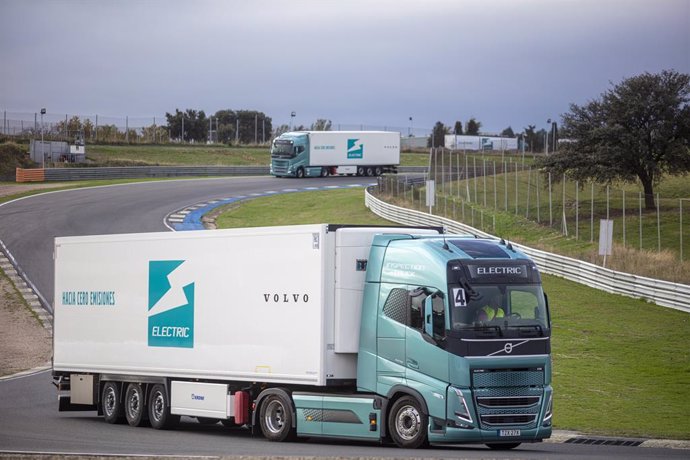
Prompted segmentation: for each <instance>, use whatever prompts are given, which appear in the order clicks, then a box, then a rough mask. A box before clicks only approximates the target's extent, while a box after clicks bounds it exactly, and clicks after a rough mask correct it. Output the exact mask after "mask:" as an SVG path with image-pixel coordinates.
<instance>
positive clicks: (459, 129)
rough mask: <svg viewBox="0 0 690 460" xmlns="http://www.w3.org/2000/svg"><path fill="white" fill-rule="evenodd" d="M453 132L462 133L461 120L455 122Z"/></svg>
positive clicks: (458, 134)
mask: <svg viewBox="0 0 690 460" xmlns="http://www.w3.org/2000/svg"><path fill="white" fill-rule="evenodd" d="M453 133H454V134H455V135H457V136H460V135H462V122H461V121H456V122H455V127H453Z"/></svg>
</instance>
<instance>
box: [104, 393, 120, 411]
mask: <svg viewBox="0 0 690 460" xmlns="http://www.w3.org/2000/svg"><path fill="white" fill-rule="evenodd" d="M104 399H105V404H103V411H104V412H105V413H106V415H108V416H111V415H113V412H115V405H116V404H117V396H116V395H115V389H114V388H113V387H108V389H107V390H106V392H105V398H104Z"/></svg>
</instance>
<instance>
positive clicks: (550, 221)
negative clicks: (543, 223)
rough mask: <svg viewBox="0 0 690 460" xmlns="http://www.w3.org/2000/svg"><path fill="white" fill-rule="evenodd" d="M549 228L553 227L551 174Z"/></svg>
mask: <svg viewBox="0 0 690 460" xmlns="http://www.w3.org/2000/svg"><path fill="white" fill-rule="evenodd" d="M549 227H553V196H552V195H551V173H549Z"/></svg>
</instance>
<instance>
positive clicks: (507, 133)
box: [501, 126, 515, 137]
mask: <svg viewBox="0 0 690 460" xmlns="http://www.w3.org/2000/svg"><path fill="white" fill-rule="evenodd" d="M501 136H505V137H515V132H513V128H511V127H510V126H508V127H507V128H506V129H504V130H503V131H501Z"/></svg>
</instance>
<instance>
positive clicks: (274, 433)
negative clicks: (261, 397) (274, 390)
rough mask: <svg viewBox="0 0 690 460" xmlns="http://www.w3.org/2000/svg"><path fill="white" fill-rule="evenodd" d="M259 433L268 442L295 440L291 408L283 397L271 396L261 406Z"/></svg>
mask: <svg viewBox="0 0 690 460" xmlns="http://www.w3.org/2000/svg"><path fill="white" fill-rule="evenodd" d="M259 421H260V423H261V432H262V433H263V435H264V436H265V437H266V439H268V440H269V441H279V442H280V441H290V440H292V439H294V438H295V430H293V429H292V406H291V404H290V401H288V400H287V399H286V398H285V397H284V396H282V395H279V394H272V395H269V396H267V397H266V401H264V402H263V404H261V412H260V413H259Z"/></svg>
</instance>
